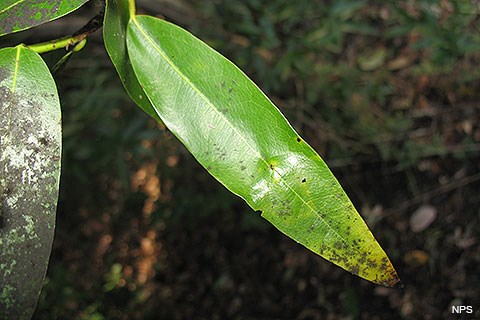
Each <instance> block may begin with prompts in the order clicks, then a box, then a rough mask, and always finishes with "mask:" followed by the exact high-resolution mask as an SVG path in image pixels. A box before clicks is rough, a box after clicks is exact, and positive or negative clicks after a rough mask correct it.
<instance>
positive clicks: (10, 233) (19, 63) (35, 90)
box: [0, 46, 61, 319]
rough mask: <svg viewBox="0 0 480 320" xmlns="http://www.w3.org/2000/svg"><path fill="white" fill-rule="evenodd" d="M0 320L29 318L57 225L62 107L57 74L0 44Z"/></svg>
mask: <svg viewBox="0 0 480 320" xmlns="http://www.w3.org/2000/svg"><path fill="white" fill-rule="evenodd" d="M0 115H1V116H0V319H29V318H30V317H31V315H32V313H33V311H34V309H35V306H36V303H37V299H38V295H39V293H40V290H41V288H42V283H43V279H44V277H45V272H46V269H47V263H48V259H49V256H50V251H51V246H52V241H53V234H54V228H55V213H56V204H57V199H58V186H59V176H60V155H61V123H60V122H61V119H60V105H59V101H58V96H57V92H56V86H55V83H54V81H53V78H52V77H51V75H50V72H49V70H48V68H47V66H46V65H45V63H44V62H43V60H42V59H41V58H40V56H39V55H38V54H36V53H35V52H33V51H31V50H29V49H26V48H24V47H22V46H19V47H16V48H7V49H2V50H0Z"/></svg>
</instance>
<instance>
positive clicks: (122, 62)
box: [103, 0, 160, 121]
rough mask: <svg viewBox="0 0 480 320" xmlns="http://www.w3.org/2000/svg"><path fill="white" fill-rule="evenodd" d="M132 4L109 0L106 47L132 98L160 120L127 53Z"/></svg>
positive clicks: (105, 31) (125, 0)
mask: <svg viewBox="0 0 480 320" xmlns="http://www.w3.org/2000/svg"><path fill="white" fill-rule="evenodd" d="M132 5H133V3H132V1H128V0H107V2H106V8H105V21H104V25H103V39H104V41H105V48H106V49H107V52H108V55H109V56H110V59H112V62H113V65H114V66H115V68H116V69H117V72H118V75H119V76H120V80H121V81H122V84H123V86H124V87H125V90H126V91H127V93H128V95H129V96H130V98H132V100H133V101H134V102H135V103H136V104H137V105H138V106H139V107H140V108H142V109H143V111H145V112H146V113H147V114H148V115H149V116H151V117H152V118H154V119H155V120H157V121H159V120H160V118H159V117H158V115H157V112H156V111H155V109H154V108H153V106H152V104H151V103H150V101H149V100H148V99H147V96H146V95H145V93H144V92H143V89H142V87H141V86H140V83H138V80H137V77H136V76H135V73H134V72H133V69H132V64H131V63H130V59H129V58H128V54H127V45H126V42H125V41H126V38H127V25H128V21H129V20H130V17H131V15H133V14H134V12H133V11H134V8H132Z"/></svg>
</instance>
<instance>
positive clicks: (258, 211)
mask: <svg viewBox="0 0 480 320" xmlns="http://www.w3.org/2000/svg"><path fill="white" fill-rule="evenodd" d="M255 212H256V213H258V214H262V213H263V211H262V210H257V211H255Z"/></svg>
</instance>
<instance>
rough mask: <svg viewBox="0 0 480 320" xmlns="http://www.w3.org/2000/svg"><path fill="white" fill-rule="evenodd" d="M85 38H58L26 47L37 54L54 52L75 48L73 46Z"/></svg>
mask: <svg viewBox="0 0 480 320" xmlns="http://www.w3.org/2000/svg"><path fill="white" fill-rule="evenodd" d="M85 37H86V36H84V37H79V36H70V37H65V38H60V39H56V40H51V41H47V42H42V43H37V44H32V45H29V46H27V47H28V48H29V49H31V50H33V51H35V52H37V53H45V52H49V51H54V50H57V49H63V48H66V49H67V50H68V49H69V48H70V47H75V45H76V44H77V43H79V42H81V41H82V40H83V39H85Z"/></svg>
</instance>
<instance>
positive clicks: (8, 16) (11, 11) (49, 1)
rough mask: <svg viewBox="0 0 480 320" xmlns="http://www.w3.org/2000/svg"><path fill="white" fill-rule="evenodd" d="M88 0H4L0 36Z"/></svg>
mask: <svg viewBox="0 0 480 320" xmlns="http://www.w3.org/2000/svg"><path fill="white" fill-rule="evenodd" d="M87 1H88V0H67V1H61V0H46V1H36V0H6V1H2V2H1V4H0V36H2V35H4V34H8V33H14V32H18V31H22V30H25V29H29V28H31V27H34V26H37V25H39V24H42V23H45V22H49V21H52V20H55V19H58V18H60V17H63V16H64V15H66V14H68V13H70V12H72V11H75V10H76V9H78V8H79V7H81V6H82V5H83V4H84V3H86V2H87Z"/></svg>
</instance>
